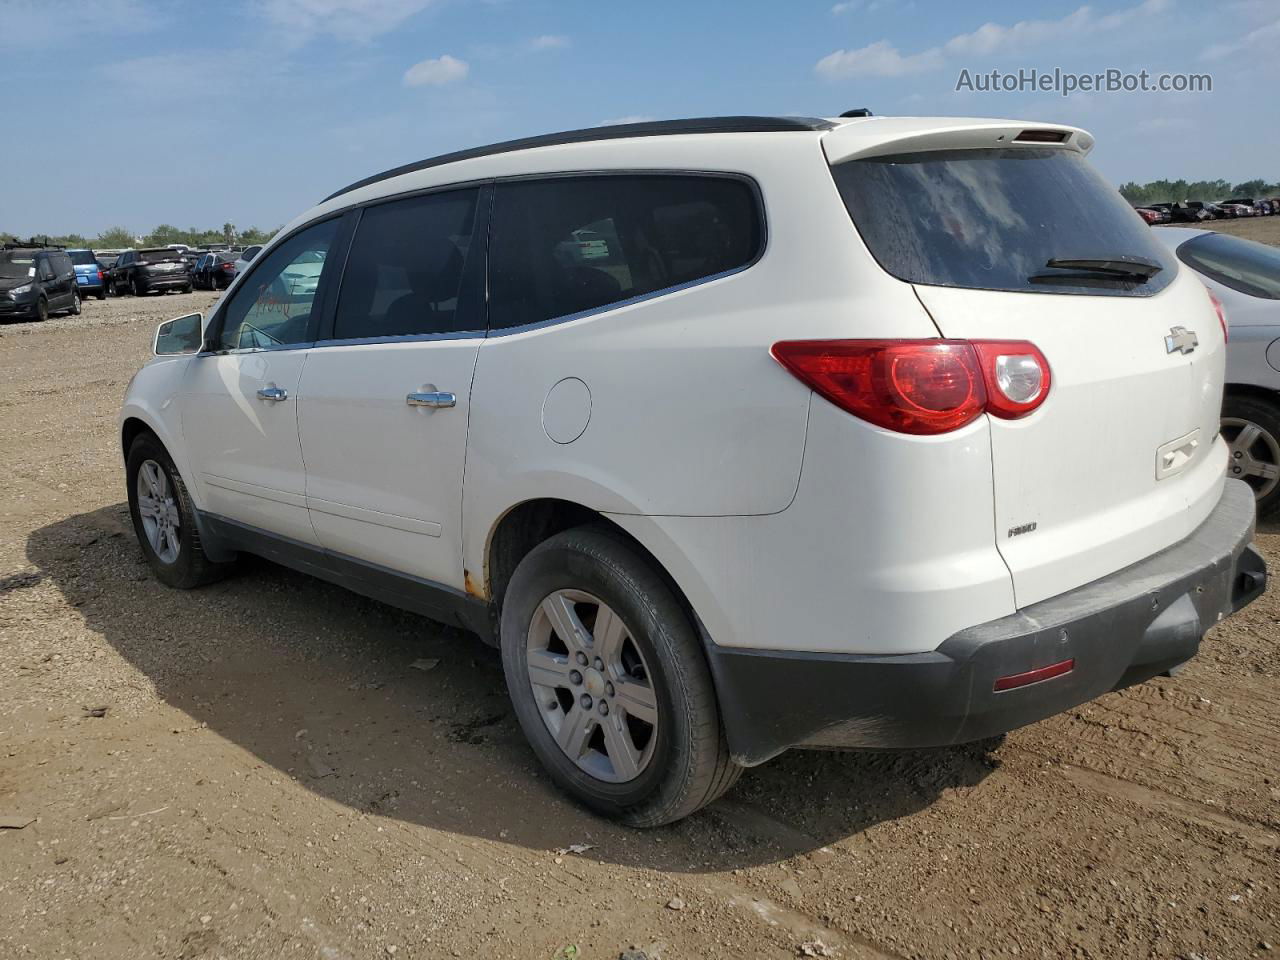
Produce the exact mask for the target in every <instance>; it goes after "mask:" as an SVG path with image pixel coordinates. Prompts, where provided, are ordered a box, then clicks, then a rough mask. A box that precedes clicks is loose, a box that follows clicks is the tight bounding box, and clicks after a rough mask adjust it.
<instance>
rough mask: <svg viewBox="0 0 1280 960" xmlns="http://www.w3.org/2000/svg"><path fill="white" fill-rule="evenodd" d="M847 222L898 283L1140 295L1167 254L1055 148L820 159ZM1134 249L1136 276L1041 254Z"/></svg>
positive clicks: (1093, 178)
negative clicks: (1151, 265) (1144, 272)
mask: <svg viewBox="0 0 1280 960" xmlns="http://www.w3.org/2000/svg"><path fill="white" fill-rule="evenodd" d="M832 175H833V176H834V177H835V181H836V186H837V187H838V188H839V190H840V195H841V197H842V198H843V200H844V203H845V206H846V208H847V209H848V211H849V215H850V216H851V217H852V218H853V222H854V224H855V226H856V227H857V228H858V232H859V233H860V234H861V235H862V238H863V240H865V241H866V244H867V246H868V248H869V249H870V250H871V253H872V255H873V256H874V257H875V258H876V260H877V261H878V262H879V263H880V266H882V267H883V268H884V269H885V270H887V271H888V272H889V273H891V274H893V275H894V276H895V277H898V278H899V279H902V280H906V281H908V282H910V283H921V284H932V285H936V286H947V287H969V288H973V289H983V290H1017V291H1022V292H1034V293H1066V294H1104V295H1108V296H1138V297H1145V296H1150V295H1151V294H1153V293H1155V292H1157V291H1158V290H1160V289H1162V288H1163V287H1165V286H1166V285H1167V284H1168V283H1169V281H1170V280H1172V279H1173V277H1174V275H1175V274H1176V273H1177V269H1176V264H1177V261H1176V260H1175V259H1174V258H1173V257H1171V256H1170V255H1169V252H1168V251H1167V250H1166V249H1165V248H1164V247H1163V246H1162V245H1161V244H1159V243H1157V242H1156V241H1155V239H1154V238H1153V237H1152V236H1151V233H1150V228H1148V227H1147V226H1146V225H1145V224H1144V223H1143V222H1142V220H1141V219H1140V218H1138V217H1135V216H1134V215H1133V210H1132V209H1131V208H1130V207H1129V205H1128V204H1127V203H1126V202H1125V201H1124V198H1122V197H1121V196H1120V194H1119V193H1117V192H1116V190H1115V189H1114V188H1113V187H1111V186H1110V185H1109V184H1108V183H1107V182H1106V181H1105V180H1103V179H1102V177H1101V176H1099V175H1098V174H1097V173H1096V172H1095V171H1094V170H1093V168H1092V167H1091V166H1089V164H1088V163H1087V162H1086V161H1085V159H1084V157H1083V156H1081V155H1080V154H1078V153H1076V152H1075V151H1069V150H1060V149H1045V150H1039V149H1017V148H1015V149H1007V150H947V151H935V152H930V153H915V154H899V155H896V156H887V157H873V158H869V159H864V160H850V161H847V162H845V163H842V164H839V165H837V166H835V167H833V168H832ZM1118 257H1130V258H1131V257H1140V258H1144V259H1146V260H1152V261H1155V262H1156V263H1157V264H1159V265H1160V266H1161V268H1162V269H1161V270H1160V271H1159V272H1157V273H1155V274H1154V276H1152V277H1150V278H1149V279H1146V280H1140V279H1137V278H1133V277H1124V276H1105V275H1102V274H1097V273H1090V272H1087V271H1081V270H1055V269H1053V268H1049V267H1048V262H1049V261H1050V260H1051V259H1062V260H1103V259H1115V258H1118Z"/></svg>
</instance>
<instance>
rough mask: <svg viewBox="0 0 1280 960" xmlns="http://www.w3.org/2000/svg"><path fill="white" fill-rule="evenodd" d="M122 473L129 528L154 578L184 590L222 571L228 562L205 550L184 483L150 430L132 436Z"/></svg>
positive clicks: (210, 578)
mask: <svg viewBox="0 0 1280 960" xmlns="http://www.w3.org/2000/svg"><path fill="white" fill-rule="evenodd" d="M125 476H126V478H127V482H128V490H129V513H130V515H131V516H132V518H133V529H134V532H135V533H136V534H137V536H138V543H139V545H140V546H141V547H142V553H143V556H145V557H146V559H147V563H148V565H149V566H150V567H151V572H152V573H154V574H155V575H156V579H157V580H159V581H160V582H161V583H164V584H167V585H168V586H171V587H178V588H180V589H184V590H185V589H190V588H191V587H198V586H200V585H201V584H205V583H211V582H212V581H214V580H217V579H218V578H220V577H222V576H223V575H225V573H226V572H227V570H228V568H229V567H230V566H231V564H226V563H213V562H212V561H211V560H209V558H208V557H206V556H205V553H204V549H203V547H202V546H201V545H200V534H199V532H198V531H197V529H196V523H195V508H194V507H193V505H192V503H191V497H190V496H189V495H188V493H187V488H186V485H185V484H184V483H183V482H182V477H181V476H180V475H179V474H178V470H177V468H176V467H174V465H173V461H172V460H171V459H170V458H169V453H168V451H167V450H165V448H164V445H163V444H162V443H160V441H159V440H158V439H156V437H155V435H154V434H150V433H143V434H141V435H139V437H138V438H137V439H136V440H135V441H134V442H133V446H132V447H130V448H129V457H128V460H127V462H126V466H125Z"/></svg>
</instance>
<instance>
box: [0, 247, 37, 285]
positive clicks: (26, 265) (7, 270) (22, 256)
mask: <svg viewBox="0 0 1280 960" xmlns="http://www.w3.org/2000/svg"><path fill="white" fill-rule="evenodd" d="M35 265H36V260H35V253H34V252H33V251H31V250H2V251H0V277H6V278H7V279H9V280H16V279H18V278H19V277H25V276H28V275H29V274H30V272H31V270H32V268H33V267H34V266H35Z"/></svg>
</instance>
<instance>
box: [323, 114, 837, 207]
mask: <svg viewBox="0 0 1280 960" xmlns="http://www.w3.org/2000/svg"><path fill="white" fill-rule="evenodd" d="M833 126H834V125H833V124H832V123H831V122H830V121H829V120H822V119H819V118H817V117H696V118H693V119H689V120H652V121H648V122H646V123H616V124H612V125H610V126H605V127H589V128H587V129H584V130H566V131H565V132H563V133H547V134H542V135H541V136H536V137H523V138H521V139H519V140H506V141H504V142H502V143H492V144H489V145H488V146H484V147H473V148H471V149H469V150H458V151H456V152H454V153H445V154H441V155H440V156H438V157H428V158H427V159H426V160H418V161H417V162H415V163H406V164H405V165H404V166H400V167H394V168H392V169H391V170H387V171H384V172H383V173H378V174H374V175H373V176H372V177H365V178H364V179H363V180H357V181H356V182H355V183H353V184H351V185H350V186H347V187H343V188H342V189H341V190H339V191H337V192H336V193H331V194H329V196H327V197H325V198H324V200H323V201H321V202H322V203H325V202H328V201H329V200H332V199H333V198H334V197H340V196H342V195H343V194H344V193H350V192H351V191H352V190H359V189H360V188H361V187H367V186H369V185H370V184H373V183H378V182H380V181H382V180H390V179H391V178H392V177H398V176H400V175H402V174H405V173H415V172H416V171H418V170H427V169H429V168H431V167H441V166H444V165H445V164H446V163H457V162H459V161H461V160H474V159H476V158H478V157H491V156H494V155H495V154H500V153H512V152H514V151H516V150H532V149H533V148H535V147H558V146H562V145H564V144H569V143H590V142H592V141H594V140H626V139H629V138H631V137H663V136H678V135H682V134H703V133H786V132H793V131H794V132H798V131H809V132H813V131H821V130H830V129H832V127H833Z"/></svg>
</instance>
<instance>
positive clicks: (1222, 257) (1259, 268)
mask: <svg viewBox="0 0 1280 960" xmlns="http://www.w3.org/2000/svg"><path fill="white" fill-rule="evenodd" d="M1178 259H1180V260H1181V261H1182V262H1183V263H1189V264H1190V265H1191V266H1193V267H1195V268H1196V269H1197V270H1199V271H1200V272H1201V273H1204V274H1206V275H1208V276H1210V277H1212V278H1213V279H1214V280H1217V281H1218V282H1219V283H1221V284H1223V285H1224V286H1228V287H1230V288H1231V289H1232V290H1238V291H1239V292H1241V293H1247V294H1249V296H1251V297H1264V298H1266V299H1268V300H1280V250H1277V249H1276V248H1275V247H1271V246H1267V245H1266V244H1262V243H1255V242H1254V241H1252V240H1245V239H1243V238H1241V237H1233V236H1231V235H1230V234H1226V233H1206V234H1204V235H1203V236H1200V237H1195V238H1193V239H1191V240H1188V241H1187V242H1186V243H1184V244H1182V245H1181V246H1180V247H1178Z"/></svg>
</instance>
